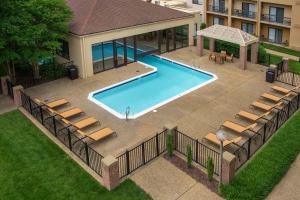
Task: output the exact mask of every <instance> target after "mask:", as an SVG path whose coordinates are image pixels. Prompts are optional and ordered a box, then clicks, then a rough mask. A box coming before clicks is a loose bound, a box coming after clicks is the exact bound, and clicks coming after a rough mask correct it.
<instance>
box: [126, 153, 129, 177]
mask: <svg viewBox="0 0 300 200" xmlns="http://www.w3.org/2000/svg"><path fill="white" fill-rule="evenodd" d="M129 162H130V160H129V151H127V150H126V169H127V174H126V175H128V174H130V163H129Z"/></svg>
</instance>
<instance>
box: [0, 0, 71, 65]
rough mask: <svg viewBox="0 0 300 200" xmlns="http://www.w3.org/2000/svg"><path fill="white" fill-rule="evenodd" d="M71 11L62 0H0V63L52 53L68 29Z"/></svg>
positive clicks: (29, 60) (27, 60)
mask: <svg viewBox="0 0 300 200" xmlns="http://www.w3.org/2000/svg"><path fill="white" fill-rule="evenodd" d="M71 18H72V13H71V11H70V9H69V7H68V6H67V5H66V3H65V1H64V0H1V2H0V64H1V65H2V66H6V67H7V68H8V69H9V70H10V69H11V68H12V67H13V66H14V64H15V63H19V62H22V63H31V64H32V65H33V66H34V65H36V63H37V62H38V61H39V60H41V59H45V58H48V57H50V56H53V55H54V54H55V53H56V52H57V50H59V49H60V48H61V42H60V41H61V40H63V39H65V38H66V36H67V33H68V25H69V22H70V20H71Z"/></svg>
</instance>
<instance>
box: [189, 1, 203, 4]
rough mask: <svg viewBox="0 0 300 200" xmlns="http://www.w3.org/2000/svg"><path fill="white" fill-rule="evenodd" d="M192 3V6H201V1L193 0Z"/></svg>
mask: <svg viewBox="0 0 300 200" xmlns="http://www.w3.org/2000/svg"><path fill="white" fill-rule="evenodd" d="M192 3H193V4H197V5H202V4H203V0H193V2H192Z"/></svg>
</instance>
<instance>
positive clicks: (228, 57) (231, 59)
mask: <svg viewBox="0 0 300 200" xmlns="http://www.w3.org/2000/svg"><path fill="white" fill-rule="evenodd" d="M226 61H227V62H232V63H233V53H232V54H230V55H226Z"/></svg>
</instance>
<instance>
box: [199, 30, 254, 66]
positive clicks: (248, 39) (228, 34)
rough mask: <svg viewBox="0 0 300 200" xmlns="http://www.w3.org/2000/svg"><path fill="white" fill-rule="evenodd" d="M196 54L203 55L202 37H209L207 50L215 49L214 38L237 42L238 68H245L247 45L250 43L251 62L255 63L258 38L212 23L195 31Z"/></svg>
mask: <svg viewBox="0 0 300 200" xmlns="http://www.w3.org/2000/svg"><path fill="white" fill-rule="evenodd" d="M197 37H198V38H197V41H198V45H197V50H198V55H199V56H203V44H204V41H203V39H204V37H207V38H209V50H210V51H212V52H214V51H215V40H216V39H217V40H223V41H226V42H230V43H234V44H238V45H239V46H240V68H241V69H247V47H248V45H251V63H254V64H256V63H257V54H258V42H259V40H258V38H257V37H255V36H253V35H251V34H249V33H246V32H244V31H242V30H240V29H238V28H233V27H229V26H223V25H213V26H210V27H208V28H206V29H203V30H200V31H198V32H197Z"/></svg>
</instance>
